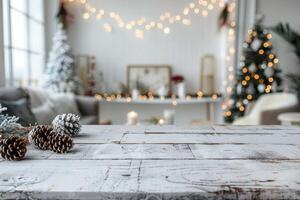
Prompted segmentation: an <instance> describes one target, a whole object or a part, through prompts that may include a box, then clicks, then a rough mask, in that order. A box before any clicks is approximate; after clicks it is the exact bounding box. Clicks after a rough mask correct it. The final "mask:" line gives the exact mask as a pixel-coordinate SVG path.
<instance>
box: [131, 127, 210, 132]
mask: <svg viewBox="0 0 300 200" xmlns="http://www.w3.org/2000/svg"><path fill="white" fill-rule="evenodd" d="M130 133H131V132H130ZM145 133H146V134H163V133H169V134H178V133H179V134H180V133H186V134H191V133H192V134H193V133H215V130H214V129H213V128H212V126H189V127H182V126H173V125H164V126H148V127H146V130H145Z"/></svg>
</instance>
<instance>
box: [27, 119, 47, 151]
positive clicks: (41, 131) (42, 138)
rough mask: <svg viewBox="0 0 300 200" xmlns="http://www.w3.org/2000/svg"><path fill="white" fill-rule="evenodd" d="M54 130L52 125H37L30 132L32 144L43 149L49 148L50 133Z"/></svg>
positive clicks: (29, 136) (29, 137)
mask: <svg viewBox="0 0 300 200" xmlns="http://www.w3.org/2000/svg"><path fill="white" fill-rule="evenodd" d="M52 132H53V129H52V128H51V127H50V126H44V125H40V126H36V127H34V128H33V129H32V130H31V131H30V132H29V134H28V139H29V142H30V143H31V144H33V145H34V146H36V147H38V148H39V149H42V150H48V149H49V148H50V147H49V139H48V137H49V135H50V134H51V133H52Z"/></svg>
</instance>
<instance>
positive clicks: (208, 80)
mask: <svg viewBox="0 0 300 200" xmlns="http://www.w3.org/2000/svg"><path fill="white" fill-rule="evenodd" d="M215 73H216V59H215V57H214V55H211V54H207V55H204V56H202V58H201V66H200V91H202V92H203V93H204V94H208V95H211V94H213V93H215V91H216V85H215Z"/></svg>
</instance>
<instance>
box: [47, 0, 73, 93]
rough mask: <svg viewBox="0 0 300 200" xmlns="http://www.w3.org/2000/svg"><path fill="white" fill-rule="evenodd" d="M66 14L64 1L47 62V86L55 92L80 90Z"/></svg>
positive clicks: (58, 15)
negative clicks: (69, 43)
mask: <svg viewBox="0 0 300 200" xmlns="http://www.w3.org/2000/svg"><path fill="white" fill-rule="evenodd" d="M66 15H67V11H66V10H65V7H64V3H63V2H61V6H60V9H59V12H58V14H57V22H58V24H57V30H56V33H55V35H54V37H53V47H52V50H51V52H50V54H49V60H48V63H47V71H46V72H47V80H46V83H45V88H47V89H50V90H53V91H55V92H72V93H75V92H76V91H77V90H78V86H79V81H78V77H77V73H76V69H75V63H74V56H73V55H72V53H71V48H70V46H69V45H68V43H67V39H68V37H67V33H66V30H65V29H66V27H67V26H66V20H65V18H66Z"/></svg>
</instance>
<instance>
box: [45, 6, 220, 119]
mask: <svg viewBox="0 0 300 200" xmlns="http://www.w3.org/2000/svg"><path fill="white" fill-rule="evenodd" d="M89 2H91V3H95V4H94V5H96V7H99V6H100V3H101V5H103V6H104V8H105V10H109V11H115V12H118V13H119V14H121V15H122V16H123V18H124V19H127V20H132V19H136V18H137V17H140V16H145V17H147V18H148V19H149V20H157V17H159V16H160V15H161V14H162V13H164V12H166V11H169V12H171V13H178V14H179V13H182V8H184V6H185V5H188V4H189V3H190V2H191V1H190V0H163V1H162V0H151V1H148V0H114V1H107V0H90V1H89ZM57 7H58V4H57V1H46V8H47V12H46V23H47V24H48V25H47V33H48V36H47V43H46V44H47V48H48V50H49V49H50V48H51V37H52V35H53V32H54V30H55V21H54V16H55V12H56V9H57ZM69 10H70V12H71V13H72V14H73V16H74V20H73V23H72V25H71V26H70V27H69V31H68V33H69V43H70V45H71V46H72V48H73V51H74V53H75V54H91V55H95V56H96V59H97V67H98V68H101V70H102V71H103V73H104V78H105V81H106V84H107V85H108V86H110V88H111V89H115V88H116V87H117V85H118V83H119V82H126V68H127V65H129V64H169V65H171V66H172V70H173V73H176V74H182V75H184V76H185V78H186V80H187V88H188V91H189V92H196V91H197V90H198V89H199V74H200V58H201V56H203V55H204V54H208V53H209V54H214V55H215V56H216V58H217V64H218V71H217V76H218V77H217V84H219V86H220V87H221V83H222V80H223V77H222V75H223V74H224V73H223V71H224V70H225V69H224V66H223V60H224V50H225V38H224V36H223V35H224V34H222V33H220V32H219V30H218V28H217V19H218V15H219V13H220V10H219V9H216V10H213V11H212V12H211V14H210V15H209V16H208V17H207V18H202V17H199V16H198V17H192V25H191V26H190V27H184V26H182V25H173V26H172V27H171V34H170V35H164V34H163V33H161V32H158V31H149V32H147V33H145V37H144V39H143V40H140V39H137V38H136V37H135V36H134V34H133V31H131V32H129V31H127V30H124V29H120V28H118V27H115V26H114V28H113V31H112V33H106V32H105V31H104V30H103V28H102V27H103V23H104V22H106V21H97V20H96V19H90V20H87V21H85V20H83V19H82V9H80V8H79V7H78V6H74V5H73V6H70V7H69ZM220 107H221V105H220V104H217V105H216V108H215V109H216V117H217V119H216V122H217V123H220V122H221V121H222V114H221V113H220V112H221V109H220ZM170 108H172V106H167V107H165V106H146V107H144V106H138V105H136V106H134V105H132V106H128V105H119V106H118V105H109V104H103V105H102V106H101V111H100V112H101V118H102V120H106V119H112V120H113V123H117V124H122V123H124V122H125V121H126V114H127V112H128V111H130V110H135V111H137V112H139V115H140V117H141V118H143V119H145V118H149V117H150V116H160V117H161V116H162V115H163V110H164V109H170ZM173 109H174V108H173ZM176 110H177V114H178V115H177V117H176V124H189V123H190V122H191V120H194V119H196V120H199V119H205V118H206V112H205V111H206V105H198V106H193V105H192V106H178V107H176Z"/></svg>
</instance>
